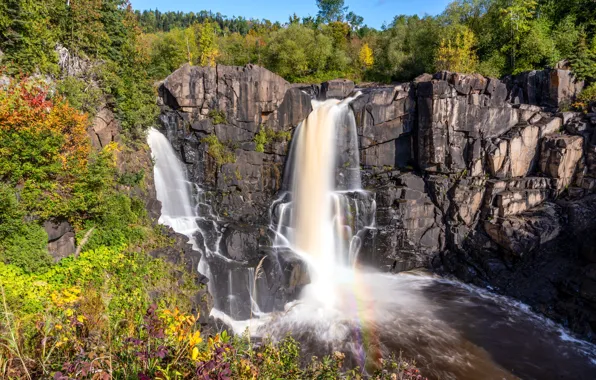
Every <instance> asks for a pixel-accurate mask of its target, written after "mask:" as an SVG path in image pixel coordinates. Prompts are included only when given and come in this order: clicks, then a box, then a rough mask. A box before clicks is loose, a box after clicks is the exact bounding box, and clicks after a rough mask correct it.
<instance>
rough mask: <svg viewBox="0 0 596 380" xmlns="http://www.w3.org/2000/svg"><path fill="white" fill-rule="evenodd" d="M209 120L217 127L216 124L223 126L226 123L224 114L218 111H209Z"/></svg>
mask: <svg viewBox="0 0 596 380" xmlns="http://www.w3.org/2000/svg"><path fill="white" fill-rule="evenodd" d="M208 116H209V118H210V119H211V121H212V122H213V124H215V125H217V124H225V123H227V122H228V121H227V120H226V114H225V113H223V112H222V111H220V110H215V109H214V110H211V111H209V115H208Z"/></svg>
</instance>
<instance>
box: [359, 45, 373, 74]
mask: <svg viewBox="0 0 596 380" xmlns="http://www.w3.org/2000/svg"><path fill="white" fill-rule="evenodd" d="M358 58H359V59H360V64H361V65H362V66H364V68H365V69H369V68H371V67H372V65H373V64H374V63H375V59H374V57H373V51H372V49H371V48H370V46H368V44H367V43H365V44H364V45H362V47H361V48H360V53H359V54H358Z"/></svg>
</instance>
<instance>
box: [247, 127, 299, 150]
mask: <svg viewBox="0 0 596 380" xmlns="http://www.w3.org/2000/svg"><path fill="white" fill-rule="evenodd" d="M291 138H292V132H290V131H274V130H273V129H271V128H267V127H265V126H263V125H261V129H259V133H257V134H256V135H255V137H254V142H255V143H256V148H255V150H256V151H257V152H261V153H263V152H264V151H265V146H266V145H267V144H269V143H271V142H272V141H276V142H283V141H290V139H291Z"/></svg>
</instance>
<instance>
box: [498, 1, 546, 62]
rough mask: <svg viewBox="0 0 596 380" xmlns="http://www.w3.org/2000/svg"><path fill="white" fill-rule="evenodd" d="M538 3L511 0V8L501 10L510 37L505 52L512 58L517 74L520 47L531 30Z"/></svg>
mask: <svg viewBox="0 0 596 380" xmlns="http://www.w3.org/2000/svg"><path fill="white" fill-rule="evenodd" d="M537 5H538V3H537V1H536V0H511V1H509V6H508V7H506V8H504V9H502V10H501V17H502V18H501V22H502V25H503V28H504V29H505V31H506V32H507V33H508V35H509V36H510V37H509V38H508V40H509V41H508V42H507V44H505V46H503V48H502V49H503V52H505V53H508V54H509V57H510V66H511V68H512V70H513V71H514V72H515V65H516V62H515V61H516V58H517V57H516V55H517V54H519V50H520V49H519V45H520V44H521V42H522V40H523V38H524V37H525V36H526V35H527V33H528V32H529V31H530V30H531V25H532V23H531V21H532V19H533V18H534V14H535V13H536V12H535V11H536V7H537Z"/></svg>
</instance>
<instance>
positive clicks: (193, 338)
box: [188, 331, 203, 347]
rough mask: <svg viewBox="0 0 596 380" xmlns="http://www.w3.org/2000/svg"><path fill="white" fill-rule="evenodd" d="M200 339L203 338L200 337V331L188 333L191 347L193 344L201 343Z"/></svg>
mask: <svg viewBox="0 0 596 380" xmlns="http://www.w3.org/2000/svg"><path fill="white" fill-rule="evenodd" d="M202 341H203V338H201V332H200V331H195V332H194V333H192V334H191V335H190V338H189V342H188V344H189V345H190V346H191V347H193V346H196V345H197V344H199V343H201V342H202Z"/></svg>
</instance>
